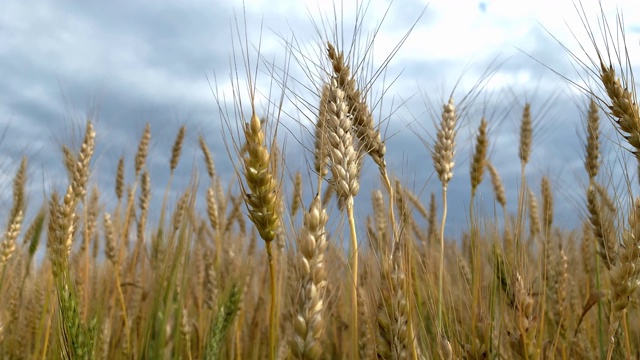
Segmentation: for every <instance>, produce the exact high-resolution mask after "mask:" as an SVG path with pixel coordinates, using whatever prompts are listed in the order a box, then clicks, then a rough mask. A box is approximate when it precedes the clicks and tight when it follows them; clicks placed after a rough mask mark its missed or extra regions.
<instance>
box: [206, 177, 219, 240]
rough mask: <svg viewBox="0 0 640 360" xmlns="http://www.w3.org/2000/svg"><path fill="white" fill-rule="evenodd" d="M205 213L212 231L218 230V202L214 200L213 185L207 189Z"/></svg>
mask: <svg viewBox="0 0 640 360" xmlns="http://www.w3.org/2000/svg"><path fill="white" fill-rule="evenodd" d="M207 215H208V218H209V223H210V224H211V228H212V229H213V230H214V231H218V230H219V229H220V217H219V215H218V203H217V202H216V195H215V193H214V190H213V186H210V187H209V188H208V189H207Z"/></svg>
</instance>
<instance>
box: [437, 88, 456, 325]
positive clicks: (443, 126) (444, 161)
mask: <svg viewBox="0 0 640 360" xmlns="http://www.w3.org/2000/svg"><path fill="white" fill-rule="evenodd" d="M456 122H457V115H456V108H455V106H454V104H453V97H452V98H449V102H448V103H447V104H445V105H444V106H443V111H442V119H441V121H440V125H439V127H438V131H437V135H436V136H437V138H436V143H435V144H434V147H433V151H432V152H431V158H432V159H433V166H434V168H435V170H436V173H437V174H438V179H440V183H441V184H442V224H441V226H440V270H439V272H438V312H437V318H436V324H437V329H438V331H439V332H440V334H442V333H443V319H442V307H443V302H444V293H443V289H442V285H443V279H444V228H445V224H446V219H447V186H448V184H449V181H450V180H451V178H452V177H453V166H454V164H455V163H454V159H453V158H454V155H455V136H456Z"/></svg>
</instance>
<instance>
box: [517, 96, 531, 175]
mask: <svg viewBox="0 0 640 360" xmlns="http://www.w3.org/2000/svg"><path fill="white" fill-rule="evenodd" d="M532 140H533V123H532V121H531V104H529V103H526V104H525V105H524V109H523V110H522V121H521V123H520V148H519V151H518V156H519V157H520V162H522V165H523V166H524V165H525V164H527V163H528V162H529V156H530V155H531V143H532Z"/></svg>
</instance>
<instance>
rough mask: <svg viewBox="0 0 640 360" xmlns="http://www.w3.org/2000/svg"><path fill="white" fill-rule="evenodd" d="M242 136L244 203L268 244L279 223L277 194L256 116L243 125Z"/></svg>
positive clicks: (275, 182) (271, 168)
mask: <svg viewBox="0 0 640 360" xmlns="http://www.w3.org/2000/svg"><path fill="white" fill-rule="evenodd" d="M244 134H245V138H246V141H247V143H246V153H245V155H244V157H243V160H244V175H245V177H246V180H247V187H248V189H247V190H248V191H245V196H244V200H245V203H246V204H247V207H248V208H249V218H250V219H251V221H252V222H253V223H254V224H255V226H256V228H257V230H258V233H260V236H261V237H262V239H263V240H264V241H266V242H271V241H273V240H275V238H276V231H277V227H278V223H279V215H278V209H279V204H280V200H279V194H280V191H279V189H278V188H277V180H276V179H275V178H274V175H275V173H274V172H273V165H272V164H271V160H270V155H269V151H268V149H267V147H266V146H265V134H264V131H263V130H262V125H261V124H260V119H259V118H258V116H257V115H256V114H252V115H251V120H250V122H249V123H247V124H245V129H244Z"/></svg>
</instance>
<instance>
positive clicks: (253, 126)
mask: <svg viewBox="0 0 640 360" xmlns="http://www.w3.org/2000/svg"><path fill="white" fill-rule="evenodd" d="M244 137H245V141H246V144H245V147H244V154H243V169H244V177H245V180H246V186H245V185H244V184H243V185H242V186H241V188H242V192H243V194H244V202H245V204H246V206H247V209H248V211H249V218H250V219H251V221H252V222H253V223H254V225H255V227H256V229H257V230H258V233H259V234H260V237H261V238H262V239H263V240H264V241H265V246H266V249H267V255H268V261H269V273H270V287H271V305H270V310H269V321H270V325H269V358H270V359H275V356H276V355H275V351H276V346H277V319H276V314H277V303H276V301H277V300H276V270H275V260H274V254H273V249H272V243H273V240H275V239H276V235H277V231H278V227H279V222H280V214H279V211H280V203H281V200H280V196H281V194H280V188H279V185H278V180H277V178H276V174H275V171H274V167H275V165H274V164H273V161H272V159H271V155H270V154H269V149H268V148H267V145H266V143H265V133H264V130H263V129H262V123H261V122H260V119H259V118H258V115H256V114H255V112H253V113H252V114H251V119H250V121H249V122H248V123H245V124H244Z"/></svg>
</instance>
